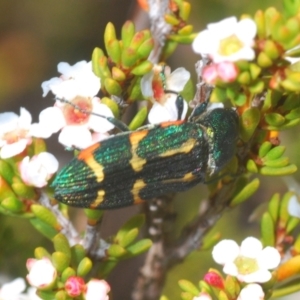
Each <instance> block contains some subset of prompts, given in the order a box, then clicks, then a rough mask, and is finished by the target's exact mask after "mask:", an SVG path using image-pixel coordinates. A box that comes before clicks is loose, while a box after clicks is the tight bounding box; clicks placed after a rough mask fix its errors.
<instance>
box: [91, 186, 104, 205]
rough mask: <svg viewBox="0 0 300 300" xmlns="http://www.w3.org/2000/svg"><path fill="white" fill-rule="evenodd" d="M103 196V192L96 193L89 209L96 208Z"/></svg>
mask: <svg viewBox="0 0 300 300" xmlns="http://www.w3.org/2000/svg"><path fill="white" fill-rule="evenodd" d="M104 196H105V191H104V190H99V191H98V193H97V198H96V199H95V200H94V201H93V202H92V204H91V205H90V208H97V207H99V205H100V204H101V203H102V202H103V200H104Z"/></svg>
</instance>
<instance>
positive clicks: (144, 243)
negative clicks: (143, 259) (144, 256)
mask: <svg viewBox="0 0 300 300" xmlns="http://www.w3.org/2000/svg"><path fill="white" fill-rule="evenodd" d="M151 246H152V241H151V240H150V239H142V240H140V241H138V242H137V243H135V244H133V245H131V246H129V247H128V248H127V251H128V252H129V253H130V254H131V255H132V256H137V255H139V254H141V253H144V252H146V251H147V250H148V249H149V248H150V247H151Z"/></svg>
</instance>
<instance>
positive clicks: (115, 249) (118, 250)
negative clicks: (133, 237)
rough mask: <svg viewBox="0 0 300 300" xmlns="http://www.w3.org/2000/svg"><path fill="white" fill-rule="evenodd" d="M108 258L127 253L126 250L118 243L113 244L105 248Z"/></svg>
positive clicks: (118, 256) (120, 256) (118, 257)
mask: <svg viewBox="0 0 300 300" xmlns="http://www.w3.org/2000/svg"><path fill="white" fill-rule="evenodd" d="M107 254H108V255H109V258H117V259H120V258H122V257H123V256H125V255H126V254H127V251H126V250H125V249H124V248H123V247H121V246H120V245H116V244H113V245H111V246H110V247H109V248H108V249H107Z"/></svg>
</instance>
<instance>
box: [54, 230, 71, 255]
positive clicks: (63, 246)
mask: <svg viewBox="0 0 300 300" xmlns="http://www.w3.org/2000/svg"><path fill="white" fill-rule="evenodd" d="M52 241H53V245H54V249H55V250H56V251H60V252H63V253H64V254H65V255H66V256H67V257H69V258H71V248H70V245H69V242H68V239H67V238H66V237H65V235H63V234H62V233H59V234H57V235H56V236H55V237H54V238H53V240H52Z"/></svg>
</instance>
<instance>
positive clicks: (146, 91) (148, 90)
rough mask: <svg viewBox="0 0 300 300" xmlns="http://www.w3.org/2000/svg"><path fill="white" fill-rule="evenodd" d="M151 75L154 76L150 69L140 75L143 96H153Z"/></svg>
mask: <svg viewBox="0 0 300 300" xmlns="http://www.w3.org/2000/svg"><path fill="white" fill-rule="evenodd" d="M153 76H154V72H153V71H151V72H149V73H147V74H146V75H144V76H143V77H142V80H141V91H142V94H143V96H144V97H152V96H153V89H152V80H153Z"/></svg>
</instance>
